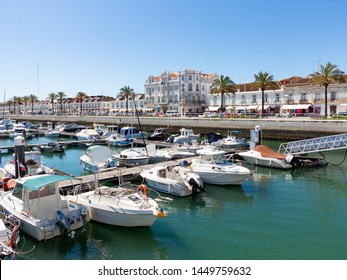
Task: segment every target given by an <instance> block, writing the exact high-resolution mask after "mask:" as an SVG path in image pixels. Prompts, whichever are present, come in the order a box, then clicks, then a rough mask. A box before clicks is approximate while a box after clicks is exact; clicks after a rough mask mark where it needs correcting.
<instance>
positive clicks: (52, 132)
mask: <svg viewBox="0 0 347 280" xmlns="http://www.w3.org/2000/svg"><path fill="white" fill-rule="evenodd" d="M60 134H61V131H60V130H54V129H49V130H48V131H47V132H46V133H45V134H44V136H45V137H50V138H56V137H59V136H60Z"/></svg>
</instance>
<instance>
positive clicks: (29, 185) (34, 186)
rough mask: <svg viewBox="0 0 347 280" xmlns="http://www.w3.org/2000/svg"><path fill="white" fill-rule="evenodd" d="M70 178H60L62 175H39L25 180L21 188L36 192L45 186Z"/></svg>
mask: <svg viewBox="0 0 347 280" xmlns="http://www.w3.org/2000/svg"><path fill="white" fill-rule="evenodd" d="M29 178H30V177H29ZM71 178H72V177H70V176H62V175H39V176H37V177H33V178H30V179H28V180H26V181H25V182H24V184H23V188H25V189H28V190H31V191H37V190H39V189H40V188H41V187H43V186H45V185H48V184H52V183H56V182H60V181H65V180H70V179H71Z"/></svg>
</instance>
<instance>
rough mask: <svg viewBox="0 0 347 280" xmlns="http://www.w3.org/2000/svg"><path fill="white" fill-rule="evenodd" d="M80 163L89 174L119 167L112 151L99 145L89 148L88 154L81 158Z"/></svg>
mask: <svg viewBox="0 0 347 280" xmlns="http://www.w3.org/2000/svg"><path fill="white" fill-rule="evenodd" d="M80 163H81V164H82V166H83V168H84V169H85V170H88V171H89V172H97V171H100V170H102V169H106V168H111V167H116V166H117V165H118V162H117V160H115V159H113V158H112V154H111V152H110V150H109V149H108V148H107V147H105V146H99V145H94V146H90V147H88V148H87V151H86V153H85V154H84V155H82V156H81V157H80Z"/></svg>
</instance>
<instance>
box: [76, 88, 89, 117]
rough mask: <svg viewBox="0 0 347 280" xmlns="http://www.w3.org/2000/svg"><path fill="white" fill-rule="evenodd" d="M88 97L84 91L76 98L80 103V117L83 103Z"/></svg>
mask: <svg viewBox="0 0 347 280" xmlns="http://www.w3.org/2000/svg"><path fill="white" fill-rule="evenodd" d="M87 96H88V95H87V94H86V93H84V92H82V91H80V92H78V93H77V95H76V97H77V99H78V102H79V103H80V116H81V115H82V103H83V98H85V97H87Z"/></svg>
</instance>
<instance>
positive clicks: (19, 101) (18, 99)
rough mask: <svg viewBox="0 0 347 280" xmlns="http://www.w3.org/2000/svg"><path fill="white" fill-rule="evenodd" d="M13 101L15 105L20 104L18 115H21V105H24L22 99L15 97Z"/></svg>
mask: <svg viewBox="0 0 347 280" xmlns="http://www.w3.org/2000/svg"><path fill="white" fill-rule="evenodd" d="M13 101H14V103H15V104H18V114H20V105H21V103H22V97H19V96H14V97H13Z"/></svg>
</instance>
